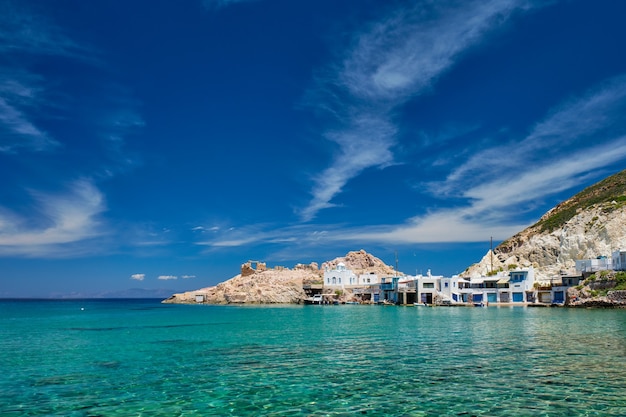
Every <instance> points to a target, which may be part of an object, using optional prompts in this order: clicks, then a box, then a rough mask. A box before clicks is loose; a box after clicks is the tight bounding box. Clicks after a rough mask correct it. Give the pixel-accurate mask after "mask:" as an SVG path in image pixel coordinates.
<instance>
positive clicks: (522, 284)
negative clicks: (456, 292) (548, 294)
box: [460, 267, 535, 304]
mask: <svg viewBox="0 0 626 417" xmlns="http://www.w3.org/2000/svg"><path fill="white" fill-rule="evenodd" d="M534 283H535V270H534V269H533V267H529V268H521V269H520V268H518V269H515V270H512V271H505V272H499V273H498V274H496V275H493V276H486V277H485V276H484V277H480V278H472V279H471V280H470V281H469V282H466V283H465V285H464V287H465V288H463V289H461V291H460V292H461V294H462V299H463V301H466V302H471V303H474V304H491V303H493V304H497V303H507V304H508V303H529V302H533V301H534Z"/></svg>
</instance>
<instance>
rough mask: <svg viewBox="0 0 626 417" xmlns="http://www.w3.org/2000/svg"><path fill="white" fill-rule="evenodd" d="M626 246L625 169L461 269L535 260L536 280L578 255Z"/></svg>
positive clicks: (567, 268) (476, 271)
mask: <svg viewBox="0 0 626 417" xmlns="http://www.w3.org/2000/svg"><path fill="white" fill-rule="evenodd" d="M624 248H626V171H622V172H620V173H618V174H615V175H613V176H611V177H608V178H606V179H605V180H603V181H601V182H599V183H597V184H595V185H593V186H591V187H588V188H586V189H585V190H583V191H581V192H580V193H578V194H576V195H575V196H573V197H572V198H570V199H569V200H567V201H565V202H563V203H561V204H559V205H558V206H556V207H554V208H553V209H551V210H550V211H548V212H547V213H546V214H544V215H543V216H542V217H541V219H539V221H538V222H537V223H535V224H534V225H532V226H530V227H528V228H527V229H525V230H523V231H521V232H520V233H518V234H516V235H515V236H513V237H511V238H510V239H507V240H506V241H504V242H502V243H501V244H500V245H498V247H496V248H495V250H494V251H493V254H492V253H491V252H488V253H487V255H485V256H484V257H483V259H482V260H481V261H480V262H479V263H477V264H475V265H472V266H471V267H469V268H468V269H467V270H466V271H465V272H464V273H463V274H462V275H464V276H480V275H481V274H482V275H485V274H487V273H488V272H489V271H491V270H492V269H491V268H492V265H493V269H494V270H498V269H504V270H506V269H507V268H508V267H509V266H514V265H516V266H521V267H528V266H533V267H534V268H535V270H536V272H537V275H538V278H539V279H540V280H547V279H549V278H550V277H552V276H555V275H558V274H559V273H560V272H569V273H572V272H573V269H574V267H575V262H576V260H577V259H592V258H596V257H598V256H609V255H611V253H612V252H613V251H614V250H617V249H624Z"/></svg>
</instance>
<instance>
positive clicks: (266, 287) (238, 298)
mask: <svg viewBox="0 0 626 417" xmlns="http://www.w3.org/2000/svg"><path fill="white" fill-rule="evenodd" d="M244 265H245V264H244ZM242 269H243V268H242ZM246 272H247V275H242V274H239V275H237V276H235V277H233V278H231V279H229V280H228V281H224V282H222V283H220V284H218V285H216V286H214V287H208V288H203V289H199V290H195V291H188V292H185V293H179V294H174V295H173V296H171V297H170V298H168V299H167V300H164V301H163V302H164V303H173V304H177V303H180V304H191V303H194V304H195V303H199V302H202V303H207V304H279V303H280V304H282V303H300V302H302V301H303V300H304V299H305V298H306V297H307V296H306V294H305V292H304V290H303V284H304V283H305V282H310V281H319V280H321V276H320V271H319V270H313V269H312V268H302V269H293V270H291V269H288V268H277V269H265V268H263V269H262V270H261V271H257V270H253V272H252V273H249V270H248V269H247V268H246ZM200 300H201V301H200Z"/></svg>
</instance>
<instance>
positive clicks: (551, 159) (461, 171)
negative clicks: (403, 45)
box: [204, 76, 626, 248]
mask: <svg viewBox="0 0 626 417" xmlns="http://www.w3.org/2000/svg"><path fill="white" fill-rule="evenodd" d="M625 110H626V76H620V77H616V78H613V79H610V80H607V81H606V82H605V83H602V84H601V85H599V86H597V87H596V88H593V89H591V90H589V91H587V92H586V93H584V94H582V95H580V96H579V97H576V98H573V99H571V100H568V101H567V102H565V103H563V104H562V105H559V106H557V107H556V108H555V109H554V110H552V111H550V112H549V113H548V115H547V116H546V117H545V118H544V119H543V120H541V121H540V122H538V123H536V124H535V125H534V126H532V127H531V128H530V129H529V133H528V134H527V135H526V136H525V137H523V138H522V139H521V140H519V139H518V138H516V137H515V136H514V135H513V134H510V135H511V137H510V138H509V140H508V141H507V143H506V144H504V145H500V146H494V147H492V148H489V149H483V150H480V151H478V152H476V153H474V154H473V155H470V156H469V157H468V158H467V159H464V160H465V162H464V163H462V164H460V165H458V167H457V168H455V169H453V171H452V172H451V173H450V174H449V175H448V177H447V178H446V179H445V180H444V181H441V182H436V183H430V184H426V185H427V186H429V187H430V190H431V192H432V193H433V194H434V195H436V196H437V195H441V194H442V193H443V194H444V195H443V197H444V198H446V197H447V196H454V197H455V201H457V206H456V207H449V208H443V209H435V208H433V209H431V210H429V211H428V212H427V213H425V214H420V215H416V216H414V217H412V218H410V219H407V221H406V222H405V223H403V224H387V225H383V224H381V225H374V226H359V227H351V226H346V225H326V226H325V225H320V224H317V225H312V224H301V225H298V226H289V227H284V228H271V227H267V225H266V226H261V227H259V226H247V227H246V228H243V229H242V228H240V229H236V231H233V230H231V231H230V232H229V233H225V232H224V233H223V234H220V235H216V236H215V237H214V238H213V240H209V241H205V242H204V244H206V245H208V246H212V247H214V248H219V247H223V246H251V245H255V244H258V243H261V242H263V243H271V242H274V243H281V242H286V241H289V239H292V240H291V241H290V242H293V243H292V244H294V245H299V247H312V246H316V245H319V244H320V243H323V244H324V245H329V244H336V243H337V242H346V243H350V244H355V243H356V244H358V245H359V246H360V245H363V244H366V243H369V242H372V243H378V244H384V243H391V244H394V245H401V244H416V243H435V242H476V241H485V240H486V239H488V238H489V237H490V236H491V237H493V238H494V239H496V240H503V239H506V238H508V237H510V236H512V235H514V234H515V233H517V232H519V231H520V230H522V229H524V228H525V227H527V226H529V225H530V223H532V222H534V220H530V221H529V220H523V221H518V220H516V219H519V218H523V219H526V218H527V216H525V214H526V213H527V212H529V211H530V210H533V209H536V208H537V207H538V206H543V205H544V204H543V202H544V200H546V199H547V198H548V197H550V196H553V195H556V194H557V193H561V192H564V191H568V190H572V189H575V188H576V187H580V186H581V185H582V184H586V183H589V181H591V180H593V179H601V178H602V177H603V176H604V175H605V174H606V175H608V174H610V173H611V171H610V170H609V169H610V167H612V166H613V167H614V166H618V165H619V164H620V163H621V164H623V163H624V162H625V161H626V119H624V118H623V117H622V115H623V114H625ZM574 145H575V146H574ZM572 149H576V150H575V151H573V150H572ZM535 220H536V219H535ZM529 222H530V223H529Z"/></svg>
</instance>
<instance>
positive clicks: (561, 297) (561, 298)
mask: <svg viewBox="0 0 626 417" xmlns="http://www.w3.org/2000/svg"><path fill="white" fill-rule="evenodd" d="M554 302H555V303H563V302H565V294H564V293H563V291H555V292H554Z"/></svg>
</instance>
